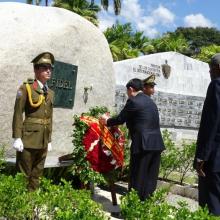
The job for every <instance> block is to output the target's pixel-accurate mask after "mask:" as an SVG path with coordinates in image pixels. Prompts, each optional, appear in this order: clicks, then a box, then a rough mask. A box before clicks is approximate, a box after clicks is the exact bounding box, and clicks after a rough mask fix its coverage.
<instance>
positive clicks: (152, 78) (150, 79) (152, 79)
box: [143, 74, 156, 85]
mask: <svg viewBox="0 0 220 220" xmlns="http://www.w3.org/2000/svg"><path fill="white" fill-rule="evenodd" d="M143 83H144V85H156V83H155V75H154V74H151V75H150V76H148V77H147V78H146V79H144V80H143Z"/></svg>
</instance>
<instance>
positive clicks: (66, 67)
mask: <svg viewBox="0 0 220 220" xmlns="http://www.w3.org/2000/svg"><path fill="white" fill-rule="evenodd" d="M77 69H78V68H77V66H74V65H72V64H69V63H63V62H60V61H55V63H54V70H53V74H52V77H51V79H50V80H49V81H48V86H49V87H50V88H51V89H52V90H53V91H54V92H55V100H54V107H62V108H72V107H73V105H74V99H75V90H76V78H77Z"/></svg>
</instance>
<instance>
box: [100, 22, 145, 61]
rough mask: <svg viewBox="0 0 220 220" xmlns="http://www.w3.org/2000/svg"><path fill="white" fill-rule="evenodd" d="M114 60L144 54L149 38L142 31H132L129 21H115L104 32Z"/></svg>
mask: <svg viewBox="0 0 220 220" xmlns="http://www.w3.org/2000/svg"><path fill="white" fill-rule="evenodd" d="M104 35H105V37H106V39H107V41H108V43H109V47H110V50H111V53H112V57H113V60H114V61H119V60H125V59H130V58H135V57H138V56H139V55H141V54H145V52H146V51H147V47H148V45H149V39H148V38H147V37H146V36H144V33H143V32H134V31H133V30H132V26H131V24H130V23H126V24H119V23H116V24H115V25H113V26H112V27H110V28H107V30H106V31H105V32H104Z"/></svg>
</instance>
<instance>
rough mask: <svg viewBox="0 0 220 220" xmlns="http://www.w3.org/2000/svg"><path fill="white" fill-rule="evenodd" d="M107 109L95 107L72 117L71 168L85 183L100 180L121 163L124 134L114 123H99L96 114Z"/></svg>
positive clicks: (122, 161) (121, 165)
mask: <svg viewBox="0 0 220 220" xmlns="http://www.w3.org/2000/svg"><path fill="white" fill-rule="evenodd" d="M107 111H108V110H107V108H106V107H95V108H91V109H90V112H89V113H84V114H82V115H81V116H80V117H78V116H76V115H75V116H74V131H73V138H74V139H73V144H74V150H73V158H74V165H73V171H74V173H76V174H78V175H79V177H80V179H81V180H82V181H83V182H84V183H86V182H89V181H92V182H100V178H101V179H102V177H103V176H104V177H105V176H106V175H108V174H109V173H112V172H114V171H115V170H118V169H119V168H122V167H123V164H124V143H125V138H124V135H123V133H122V132H121V130H120V129H119V128H118V127H117V126H114V127H109V128H108V127H106V126H103V125H100V124H99V120H98V117H99V116H100V114H103V113H105V112H107ZM100 175H101V176H100ZM101 182H102V181H101Z"/></svg>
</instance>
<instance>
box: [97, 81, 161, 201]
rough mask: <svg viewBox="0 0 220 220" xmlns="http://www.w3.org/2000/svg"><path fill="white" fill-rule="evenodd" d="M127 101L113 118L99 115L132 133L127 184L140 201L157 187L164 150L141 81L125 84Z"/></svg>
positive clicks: (156, 119) (152, 105)
mask: <svg viewBox="0 0 220 220" xmlns="http://www.w3.org/2000/svg"><path fill="white" fill-rule="evenodd" d="M126 88H127V94H128V97H129V98H128V100H127V103H126V105H125V106H124V108H123V110H122V111H121V112H120V114H119V115H118V116H116V117H114V118H109V119H106V118H101V119H100V121H101V123H103V124H105V125H107V126H114V125H119V124H123V123H125V122H126V125H127V127H128V129H129V133H130V136H131V140H132V143H131V149H130V183H129V184H130V187H129V188H133V189H135V190H137V192H138V195H139V197H140V199H141V200H145V199H146V198H148V197H149V196H150V195H151V194H152V193H153V192H154V190H155V189H156V185H157V178H158V174H159V166H160V155H161V151H162V150H164V144H163V139H162V136H161V132H160V127H159V114H158V109H157V106H156V104H155V103H154V102H153V101H152V99H151V98H150V97H149V96H147V95H145V94H144V93H143V91H142V90H143V82H142V81H141V80H140V79H136V78H135V79H132V80H130V81H129V82H128V83H127V85H126Z"/></svg>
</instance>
